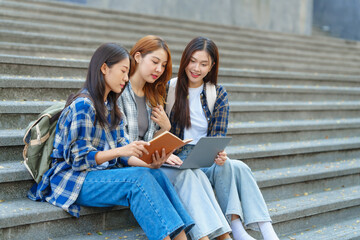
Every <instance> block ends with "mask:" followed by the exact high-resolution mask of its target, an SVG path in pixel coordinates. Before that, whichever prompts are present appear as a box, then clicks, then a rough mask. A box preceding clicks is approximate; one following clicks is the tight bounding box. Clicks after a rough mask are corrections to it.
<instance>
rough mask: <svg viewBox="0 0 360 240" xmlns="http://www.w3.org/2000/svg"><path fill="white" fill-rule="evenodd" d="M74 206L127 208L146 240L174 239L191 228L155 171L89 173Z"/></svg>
mask: <svg viewBox="0 0 360 240" xmlns="http://www.w3.org/2000/svg"><path fill="white" fill-rule="evenodd" d="M76 204H79V205H82V206H89V207H112V206H117V205H121V206H130V210H131V212H132V213H133V215H134V217H135V218H136V220H137V221H138V223H139V225H140V226H141V228H142V229H143V230H144V232H145V234H146V236H147V237H148V239H149V240H162V239H164V238H165V237H166V236H168V235H170V237H172V238H173V237H175V236H176V235H177V234H179V233H180V232H181V231H182V230H185V232H188V231H189V230H190V229H191V228H192V227H193V225H194V222H193V220H192V219H191V217H190V216H189V215H188V213H187V212H186V210H185V209H184V207H183V206H182V204H181V201H180V199H179V198H178V196H177V194H176V192H175V190H174V188H173V186H172V185H171V183H170V181H169V180H168V179H167V177H166V176H165V175H164V174H163V173H162V172H161V171H160V170H158V169H149V168H143V167H126V168H118V169H110V170H97V171H91V172H89V173H88V174H87V176H86V178H85V181H84V184H83V186H82V188H81V191H80V195H79V197H78V199H77V200H76Z"/></svg>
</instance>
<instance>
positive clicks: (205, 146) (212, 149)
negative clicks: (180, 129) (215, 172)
mask: <svg viewBox="0 0 360 240" xmlns="http://www.w3.org/2000/svg"><path fill="white" fill-rule="evenodd" d="M230 140H231V137H202V138H200V140H199V141H198V142H197V144H196V145H195V146H194V148H193V149H192V151H191V152H190V154H189V155H188V156H187V158H186V159H182V160H183V164H182V165H180V166H179V165H170V164H167V163H164V164H163V166H164V167H171V168H178V169H188V168H203V167H210V166H211V165H213V163H214V160H215V157H216V155H217V153H218V152H220V151H222V150H224V149H225V147H226V146H227V145H228V144H229V142H230Z"/></svg>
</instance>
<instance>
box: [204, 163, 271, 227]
mask: <svg viewBox="0 0 360 240" xmlns="http://www.w3.org/2000/svg"><path fill="white" fill-rule="evenodd" d="M202 170H203V171H204V172H205V174H206V175H207V177H208V178H209V180H210V182H211V184H212V186H213V188H214V190H215V192H216V196H217V199H218V201H219V204H220V207H221V209H222V211H223V212H224V214H225V215H226V217H227V218H228V220H229V221H230V219H231V215H232V214H236V215H239V216H240V218H241V219H242V221H244V224H245V226H246V227H248V228H251V229H253V230H259V227H258V224H257V223H258V222H268V221H271V218H270V215H269V212H268V209H267V206H266V203H265V201H264V198H263V196H262V194H261V192H260V189H259V187H258V185H257V183H256V180H255V178H254V175H253V174H252V172H251V169H250V168H249V167H248V166H247V165H246V164H245V163H243V162H242V161H240V160H231V159H229V158H228V159H227V160H226V161H225V164H224V165H223V166H219V165H217V164H215V163H214V164H213V165H212V166H211V167H209V168H204V169H202Z"/></svg>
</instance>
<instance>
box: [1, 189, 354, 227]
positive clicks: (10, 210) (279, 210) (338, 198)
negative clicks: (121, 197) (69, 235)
mask: <svg viewBox="0 0 360 240" xmlns="http://www.w3.org/2000/svg"><path fill="white" fill-rule="evenodd" d="M267 205H268V208H269V212H270V215H271V218H272V219H273V221H274V223H277V222H283V221H289V220H292V219H296V218H301V217H306V216H311V215H315V214H320V213H322V212H327V211H334V210H337V209H341V208H346V207H351V206H357V205H360V186H353V187H347V188H342V189H335V190H332V189H329V190H328V191H325V192H321V193H315V194H309V195H307V196H299V197H294V198H290V199H282V200H280V201H272V202H268V204H267ZM122 208H124V207H118V208H115V209H122ZM109 210H111V209H110V208H85V207H83V208H82V212H81V214H82V215H85V214H92V213H97V212H103V211H109ZM70 217H71V216H70V215H69V214H68V213H66V212H64V211H63V210H62V209H61V208H58V207H55V206H53V205H51V204H49V203H46V202H35V201H32V200H29V199H27V198H23V199H15V200H2V201H1V203H0V225H1V226H3V227H11V226H17V225H21V224H30V223H35V222H42V221H51V220H57V219H62V218H70Z"/></svg>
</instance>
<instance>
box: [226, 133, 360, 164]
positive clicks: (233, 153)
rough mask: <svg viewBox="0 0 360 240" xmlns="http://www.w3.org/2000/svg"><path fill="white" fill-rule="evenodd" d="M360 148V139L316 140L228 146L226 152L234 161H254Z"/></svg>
mask: <svg viewBox="0 0 360 240" xmlns="http://www.w3.org/2000/svg"><path fill="white" fill-rule="evenodd" d="M359 147H360V137H349V138H331V139H316V140H309V141H301V140H299V141H294V142H280V143H274V144H273V143H264V144H255V145H245V144H244V145H238V146H228V147H227V148H226V152H227V153H228V155H229V157H230V158H232V159H242V160H243V159H252V158H263V157H273V156H287V155H295V154H306V153H317V152H325V151H338V150H352V149H358V148H359Z"/></svg>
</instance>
